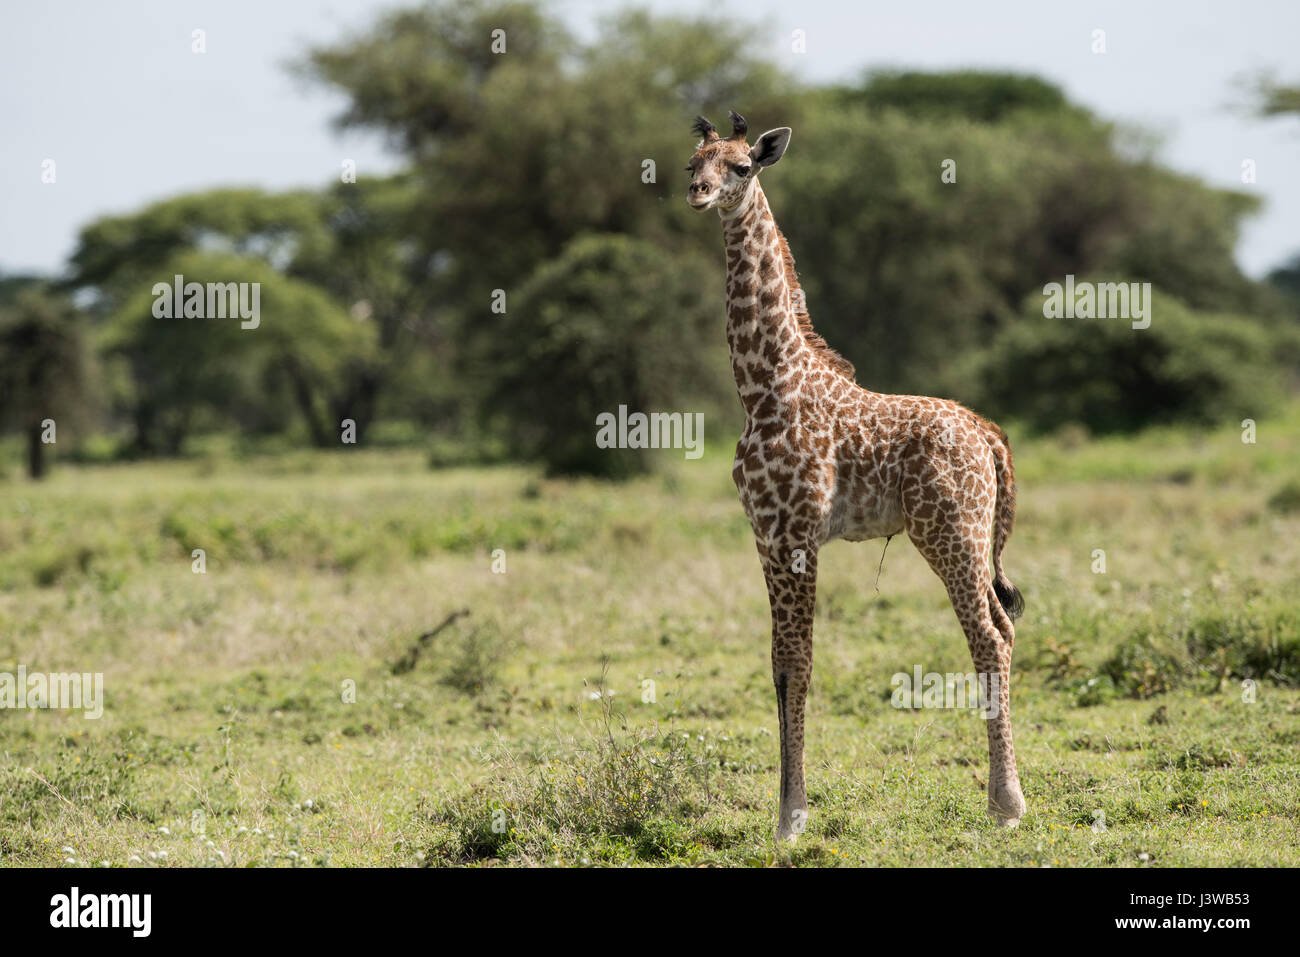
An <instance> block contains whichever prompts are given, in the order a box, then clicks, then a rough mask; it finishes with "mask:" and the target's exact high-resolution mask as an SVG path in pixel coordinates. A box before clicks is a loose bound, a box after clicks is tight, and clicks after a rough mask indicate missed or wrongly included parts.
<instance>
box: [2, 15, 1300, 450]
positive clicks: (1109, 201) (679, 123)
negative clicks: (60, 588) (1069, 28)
mask: <svg viewBox="0 0 1300 957" xmlns="http://www.w3.org/2000/svg"><path fill="white" fill-rule="evenodd" d="M497 30H502V31H504V42H505V44H506V48H505V51H504V52H498V51H494V49H493V38H494V31H497ZM760 51H761V47H760V37H759V35H758V34H757V33H756V32H755V29H754V28H753V27H751V26H749V25H747V24H745V23H738V22H734V21H729V20H725V19H719V18H716V17H709V16H704V17H683V16H658V15H651V14H649V13H646V12H643V11H635V10H633V11H625V12H622V13H618V14H614V15H611V16H608V17H606V18H605V19H603V20H602V21H601V22H600V24H599V26H598V28H597V30H596V32H595V34H594V36H592V37H591V38H589V39H587V38H580V37H578V36H577V35H576V34H574V33H572V32H571V31H569V30H568V29H567V27H566V26H565V25H564V23H563V22H561V21H560V20H559V19H557V18H556V17H554V16H553V15H551V14H550V13H548V12H547V11H546V9H545V8H544V7H543V6H541V5H537V4H534V3H530V2H505V3H498V2H492V0H470V2H450V0H446V2H434V3H428V4H424V5H421V6H417V7H413V8H410V9H400V10H395V11H392V12H388V13H386V14H383V15H381V16H379V17H378V18H377V19H376V20H375V21H374V22H373V23H372V24H371V25H370V26H369V27H368V28H367V29H365V30H363V31H361V32H359V33H354V34H351V35H348V36H345V37H343V38H342V39H340V40H339V41H338V42H335V43H332V44H329V45H326V46H319V47H316V48H312V49H309V50H307V51H305V53H304V55H303V56H302V58H301V59H300V60H299V61H298V62H297V63H295V64H294V65H293V68H294V70H295V71H296V72H297V73H298V74H299V75H300V76H302V77H304V78H306V79H308V80H310V81H312V82H316V83H319V84H322V85H325V86H327V87H329V88H331V89H333V90H335V91H337V92H339V93H341V94H342V95H343V97H344V100H345V106H344V108H343V110H342V112H341V113H340V115H339V116H338V117H337V122H338V125H339V126H340V127H344V128H361V129H368V130H372V131H378V132H380V133H382V134H384V135H385V136H386V137H387V138H388V140H389V141H390V143H391V144H392V146H393V148H394V149H396V150H397V151H399V153H400V154H401V155H402V156H403V158H404V159H405V161H406V163H405V168H404V169H403V171H402V172H401V173H399V174H398V175H395V176H391V177H384V178H377V179H376V178H371V177H367V176H365V175H364V171H362V175H361V176H360V178H359V179H358V180H357V181H356V182H340V183H337V184H335V185H334V186H332V187H328V188H324V189H321V190H316V191H310V190H297V191H291V192H286V193H278V194H273V193H266V192H264V191H260V190H251V189H220V190H212V191H208V192H203V193H197V194H193V195H188V196H181V197H176V198H173V199H168V200H165V201H163V202H159V203H155V204H152V205H150V206H148V207H146V208H145V209H143V210H140V211H139V212H136V213H133V214H129V215H124V216H111V217H105V218H103V219H100V220H97V221H96V222H94V223H91V224H90V225H88V226H87V227H86V228H85V229H84V230H83V231H82V234H81V239H80V244H79V246H78V248H77V250H76V252H75V254H74V256H73V258H72V262H71V275H70V277H69V278H68V280H67V283H66V285H67V287H68V288H69V289H71V290H75V291H76V292H77V294H78V297H79V298H78V301H79V302H81V303H84V305H85V307H86V310H87V311H88V312H89V314H90V315H91V316H92V318H93V319H94V321H95V322H96V323H97V324H98V325H100V326H102V327H104V330H103V338H102V340H101V341H102V343H103V344H104V346H105V349H106V350H107V351H106V352H105V353H104V355H105V357H106V361H107V364H108V369H107V370H106V371H107V376H106V378H107V380H108V382H109V383H110V385H111V389H110V393H111V395H112V398H113V403H112V405H111V407H110V410H109V411H110V426H113V427H117V428H118V429H119V431H121V432H124V433H126V434H129V435H130V436H131V438H130V442H131V443H132V445H133V447H134V449H135V450H136V451H138V452H150V451H152V452H176V451H180V450H183V448H184V447H185V445H186V442H187V441H189V440H190V438H191V437H193V436H199V435H201V434H203V433H204V432H208V431H211V430H223V429H230V428H232V427H233V428H235V429H238V430H239V431H240V432H241V433H242V434H245V435H254V436H255V435H276V434H279V435H287V436H290V437H295V436H296V437H299V438H302V439H305V440H307V441H311V442H314V443H316V444H327V443H333V442H335V441H337V430H338V428H339V423H340V422H341V421H342V420H343V419H345V418H351V419H353V420H354V421H356V423H357V426H358V432H359V434H360V435H361V436H365V435H367V434H368V433H369V430H370V429H371V427H372V425H373V426H376V427H378V432H376V433H375V434H376V436H378V435H398V434H406V435H423V436H427V437H428V441H429V443H430V445H431V447H433V448H435V449H459V450H461V452H460V453H458V454H463V455H468V456H470V457H472V456H473V455H474V454H475V453H474V451H473V450H475V449H480V450H483V451H482V454H483V455H484V456H487V455H493V456H496V455H499V454H500V450H501V449H502V448H507V449H510V450H511V454H513V455H518V456H526V457H530V458H538V459H541V460H543V461H545V462H546V463H547V465H548V466H549V467H550V468H551V469H553V470H560V471H573V470H578V471H594V472H597V473H601V474H627V473H629V472H633V471H637V470H640V469H643V468H645V467H647V465H649V464H650V463H651V461H652V457H649V456H644V455H620V454H613V453H601V454H597V450H596V449H595V448H594V417H595V414H596V413H597V412H600V411H614V410H616V409H617V408H618V406H619V405H620V404H623V405H628V406H629V407H630V408H635V407H637V406H641V407H642V411H651V410H652V409H662V410H665V411H672V410H678V409H682V410H684V408H685V407H684V406H682V403H694V405H693V406H692V408H698V409H705V410H708V411H709V413H710V414H712V413H714V412H715V411H716V413H717V415H718V416H721V417H722V418H724V419H726V418H728V417H733V416H735V415H736V409H735V403H734V401H731V395H730V393H731V389H732V386H731V379H730V375H729V371H728V368H727V361H726V355H725V339H724V335H723V324H724V310H723V295H724V281H723V280H724V264H723V257H722V243H721V237H720V235H719V232H720V230H719V229H718V225H717V223H716V221H715V220H714V219H713V217H700V216H698V214H696V213H694V212H692V211H690V210H689V209H688V208H687V207H686V204H685V202H684V191H685V186H686V176H685V174H684V173H683V172H682V171H681V167H682V166H683V165H684V163H685V161H686V159H687V158H688V157H689V155H690V153H691V151H692V148H693V146H694V142H695V138H694V137H693V136H692V135H691V134H690V132H689V130H688V127H689V124H690V120H691V118H692V117H693V116H694V115H695V114H697V113H703V114H705V115H707V116H712V117H714V118H715V119H717V118H720V117H722V116H724V115H725V113H726V110H727V109H729V108H735V109H738V110H740V111H741V112H742V113H744V114H746V116H747V117H748V119H749V121H750V127H751V129H752V130H754V131H755V133H757V132H761V131H762V130H763V129H766V128H768V127H774V126H778V125H789V126H792V127H793V128H794V135H793V140H792V146H791V150H790V152H789V153H788V155H787V159H786V162H784V163H783V164H782V165H781V167H780V168H779V169H775V170H773V171H771V172H769V173H767V174H765V176H764V188H765V189H766V190H767V192H768V194H769V196H770V197H771V200H772V204H773V208H774V209H775V211H776V215H777V219H778V222H779V223H780V225H781V227H782V228H783V230H784V231H785V233H786V235H787V237H788V238H789V240H790V244H791V247H792V249H793V251H794V254H795V256H796V257H797V259H798V261H799V265H800V267H802V271H801V274H800V278H801V281H802V283H803V286H804V288H805V290H806V291H807V294H808V302H809V306H810V310H811V313H812V317H813V321H814V324H815V326H816V328H817V330H818V332H820V333H821V334H822V335H823V336H825V338H826V339H827V340H828V341H829V342H830V343H831V344H832V345H833V346H834V347H835V348H836V349H837V350H839V351H840V352H842V353H843V354H844V355H845V356H846V357H847V358H848V359H849V360H850V361H852V362H853V363H854V364H855V365H856V366H857V369H858V381H859V382H860V383H861V384H863V385H864V386H866V387H868V388H872V389H876V390H879V391H895V392H925V393H929V394H940V395H947V396H951V397H954V398H957V399H960V400H962V401H965V402H968V403H971V404H974V405H976V406H977V407H979V408H981V410H982V411H987V412H991V413H996V414H998V415H1000V416H1004V417H1007V418H1009V419H1013V420H1018V421H1020V422H1023V423H1025V424H1026V425H1028V426H1031V427H1034V428H1042V429H1056V428H1058V427H1060V426H1061V425H1062V424H1064V421H1065V420H1068V421H1070V422H1077V423H1080V424H1082V425H1083V426H1085V427H1087V428H1088V429H1091V430H1094V431H1108V430H1116V429H1133V428H1138V427H1141V426H1143V425H1146V424H1149V423H1152V422H1166V421H1170V422H1176V421H1204V420H1205V419H1206V418H1207V417H1210V418H1213V417H1215V416H1219V415H1224V414H1229V410H1232V411H1231V413H1230V414H1233V415H1236V414H1238V411H1239V410H1238V406H1239V405H1240V403H1241V401H1243V399H1242V394H1243V392H1242V390H1243V389H1244V388H1245V387H1246V386H1247V385H1248V384H1250V383H1252V382H1254V383H1258V384H1259V385H1260V388H1261V389H1262V390H1263V391H1262V392H1261V393H1260V401H1259V403H1257V404H1256V405H1252V406H1251V408H1250V410H1249V411H1250V412H1252V414H1253V413H1256V412H1257V409H1258V407H1259V406H1262V405H1263V404H1266V402H1267V399H1268V397H1269V396H1272V395H1276V394H1279V393H1280V391H1281V390H1283V389H1286V388H1294V387H1295V386H1296V383H1297V381H1300V375H1297V369H1300V360H1298V359H1297V355H1298V353H1297V350H1296V348H1295V346H1294V342H1295V334H1296V329H1297V327H1300V294H1298V293H1297V291H1296V290H1297V289H1298V288H1300V281H1297V280H1296V278H1295V276H1296V273H1297V269H1296V267H1295V266H1294V264H1292V265H1291V266H1289V267H1283V269H1281V270H1279V272H1277V273H1275V274H1274V275H1273V277H1271V281H1270V282H1268V283H1257V282H1253V281H1251V280H1250V279H1248V278H1247V277H1245V276H1244V275H1242V273H1241V272H1240V270H1239V269H1238V267H1237V265H1236V262H1235V259H1234V249H1235V247H1236V243H1237V239H1238V233H1239V229H1240V225H1241V222H1242V221H1243V219H1244V218H1245V217H1247V216H1248V215H1250V214H1251V213H1252V212H1253V211H1254V210H1255V209H1257V208H1258V202H1259V201H1258V199H1257V198H1256V197H1253V196H1250V195H1247V194H1245V193H1240V192H1233V191H1227V190H1221V189H1215V188H1211V187H1208V186H1206V185H1205V184H1203V183H1201V182H1199V181H1197V180H1195V179H1192V178H1189V177H1187V176H1184V175H1181V174H1178V173H1175V172H1172V171H1170V170H1168V169H1165V168H1163V167H1162V166H1160V164H1159V163H1158V162H1157V161H1156V160H1155V159H1154V158H1153V157H1152V155H1150V150H1149V148H1148V149H1147V151H1146V152H1143V151H1142V150H1135V149H1134V148H1133V145H1132V141H1131V137H1128V136H1127V132H1128V131H1123V130H1119V129H1117V128H1116V127H1115V126H1114V125H1113V124H1111V123H1109V122H1106V121H1105V120H1104V119H1101V118H1099V117H1097V116H1095V115H1093V114H1092V113H1091V112H1090V111H1089V110H1087V109H1085V108H1084V107H1082V106H1079V105H1077V104H1073V103H1071V102H1070V101H1069V99H1068V98H1067V97H1066V96H1065V94H1064V93H1063V91H1062V90H1061V89H1060V88H1058V87H1056V86H1054V85H1053V84H1051V83H1048V82H1046V81H1044V80H1041V79H1039V78H1036V77H1032V76H1020V75H1015V74H1005V73H985V72H978V71H970V70H964V71H957V72H952V73H938V74H935V73H921V72H909V71H897V70H894V71H877V72H869V73H867V74H865V75H864V77H863V78H862V79H861V80H860V81H858V82H856V83H848V84H844V83H840V84H826V85H820V86H808V85H804V84H801V83H799V82H797V81H795V80H794V78H793V77H792V76H790V75H789V74H788V73H787V72H785V71H784V70H783V69H782V68H780V67H779V66H777V65H776V63H775V62H773V60H772V59H771V58H770V57H768V56H766V55H764V54H763V53H761V52H760ZM1275 92H1276V91H1275ZM1287 102H1289V101H1288V100H1286V98H1285V97H1282V96H1280V94H1279V95H1277V96H1273V97H1272V99H1269V100H1268V101H1267V103H1268V104H1273V106H1276V107H1277V108H1276V109H1275V108H1273V106H1270V107H1269V108H1268V109H1264V110H1263V112H1265V113H1268V114H1273V113H1277V112H1279V111H1281V110H1282V109H1283V108H1284V107H1285V105H1286V103H1287ZM1261 109H1262V108H1261ZM946 161H952V164H954V168H955V173H956V179H955V182H945V181H944V180H943V178H941V174H942V173H943V171H944V165H945V162H946ZM181 267H185V268H187V269H190V270H193V271H195V273H196V275H194V276H190V275H189V274H188V273H186V278H187V279H196V280H197V279H199V275H198V274H199V273H202V274H203V275H209V274H211V275H220V276H221V277H222V278H223V280H226V281H241V282H247V281H254V277H256V281H261V282H263V284H264V290H263V291H264V296H265V297H266V298H265V300H264V309H265V311H266V318H265V320H264V322H263V326H262V328H261V329H259V330H255V331H240V330H239V329H238V324H237V323H233V324H232V323H229V322H228V323H227V324H226V326H230V325H233V326H234V329H233V330H232V329H230V328H227V327H226V326H222V327H221V328H220V329H217V326H218V325H220V321H217V322H206V321H205V325H204V326H203V327H202V328H203V329H204V334H202V335H200V334H198V333H197V332H196V327H195V326H194V324H193V323H194V322H195V321H196V320H156V319H153V318H152V317H151V316H150V313H149V309H148V306H149V301H148V297H147V296H146V293H147V292H148V290H149V289H151V287H152V286H153V284H154V283H156V282H160V281H168V280H170V277H171V275H172V274H173V272H174V271H179V270H180V269H181ZM1067 274H1074V275H1075V276H1079V277H1083V276H1091V277H1095V278H1097V279H1098V280H1101V281H1111V282H1114V281H1121V280H1134V281H1140V282H1150V283H1152V284H1153V285H1154V287H1155V288H1156V290H1157V292H1158V293H1159V294H1160V295H1159V296H1158V310H1159V311H1158V312H1157V314H1156V316H1155V317H1154V321H1153V324H1152V326H1151V328H1150V329H1149V330H1130V329H1129V328H1128V327H1127V325H1126V324H1123V323H1115V322H1110V323H1109V324H1108V323H1107V321H1105V320H1075V321H1060V320H1047V319H1044V318H1043V316H1042V314H1041V295H1042V289H1043V286H1044V285H1045V284H1046V283H1049V282H1061V281H1063V280H1064V277H1065V276H1066V275H1067ZM8 282H9V281H7V280H5V281H0V303H3V302H4V301H5V300H6V297H11V296H12V294H13V293H12V289H11V287H10V286H9V285H8V284H7V283H8ZM19 285H21V283H19ZM501 294H504V295H505V296H506V299H507V301H508V302H509V307H508V309H507V310H506V312H504V313H500V312H497V311H494V310H493V309H492V304H493V302H494V301H497V300H498V299H499V297H500V295H501ZM1036 304H1037V305H1036ZM1165 310H1168V313H1167V315H1166V314H1165ZM1067 393H1068V394H1067ZM489 450H490V451H489ZM435 458H436V460H437V461H440V462H442V461H446V455H445V454H443V453H441V452H440V453H438V454H437V455H436V456H435Z"/></svg>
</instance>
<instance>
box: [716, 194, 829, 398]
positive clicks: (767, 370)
mask: <svg viewBox="0 0 1300 957" xmlns="http://www.w3.org/2000/svg"><path fill="white" fill-rule="evenodd" d="M721 216H722V221H723V236H724V238H725V240H726V249H727V345H728V346H729V347H730V350H731V372H732V375H733V376H735V379H736V391H737V392H738V393H739V394H740V402H741V405H743V406H744V407H745V413H746V415H747V416H748V417H749V418H751V419H752V418H755V417H756V413H758V412H759V409H760V407H763V406H764V403H765V400H768V399H769V398H774V399H775V400H776V403H777V405H778V406H779V405H780V404H781V403H782V401H783V399H784V398H785V397H786V396H788V394H789V393H790V391H791V390H792V389H793V388H795V387H797V384H798V380H801V379H802V377H803V373H804V372H806V371H807V369H808V368H809V367H810V366H811V365H812V364H813V363H814V362H815V361H816V357H815V355H814V353H813V350H812V348H811V347H810V346H809V345H808V342H807V340H806V339H805V338H804V335H803V332H802V331H801V329H800V327H799V318H798V315H797V314H796V312H795V308H794V305H793V303H792V296H793V294H794V293H795V291H796V289H797V283H796V282H795V281H794V278H793V272H794V270H793V267H792V266H789V265H788V264H787V257H788V254H789V251H788V247H787V246H786V244H785V240H784V238H783V237H782V236H781V232H780V230H779V229H777V226H776V220H775V219H773V218H772V209H771V207H770V206H768V204H767V197H766V196H764V195H763V189H762V187H761V186H760V185H759V184H758V183H757V182H755V183H754V184H753V185H752V186H751V187H750V188H749V192H748V194H747V196H746V198H745V199H744V200H743V201H742V202H741V204H740V205H739V206H737V207H736V208H735V209H734V210H728V211H723V212H722V213H721ZM798 298H799V300H800V301H802V292H801V291H800V292H799V294H798Z"/></svg>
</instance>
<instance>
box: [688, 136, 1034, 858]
mask: <svg viewBox="0 0 1300 957" xmlns="http://www.w3.org/2000/svg"><path fill="white" fill-rule="evenodd" d="M730 115H731V124H732V133H731V136H729V137H726V138H723V137H722V136H720V135H719V134H718V131H717V130H716V129H715V128H714V126H713V124H711V123H710V122H709V121H708V120H706V119H705V118H704V117H698V118H697V119H696V121H695V126H694V130H695V132H697V133H698V134H699V135H700V136H701V137H702V139H701V140H700V143H699V145H698V146H697V147H696V150H695V155H694V156H692V157H691V161H690V165H689V166H688V167H687V170H688V172H690V174H691V185H690V190H689V192H688V195H687V201H688V202H689V203H690V205H691V207H692V208H693V209H698V210H706V209H716V210H717V211H718V215H719V217H720V218H721V219H722V231H723V236H724V238H725V241H726V251H727V344H728V346H729V347H730V350H731V371H732V373H733V375H734V376H735V379H736V389H737V391H738V392H739V393H740V402H741V404H742V405H743V406H744V408H745V429H744V432H743V433H742V434H741V436H740V441H739V442H738V443H737V445H736V460H735V464H734V465H733V467H732V473H731V474H732V478H733V479H734V480H735V483H736V489H737V490H738V491H739V493H740V501H741V504H742V505H743V506H744V508H745V514H746V515H748V516H749V522H750V525H751V526H752V527H753V530H754V538H755V541H756V544H757V546H758V555H759V560H760V562H761V563H762V566H763V574H764V576H765V577H766V579H767V594H768V599H769V601H770V602H771V607H772V679H773V681H774V683H775V684H776V704H777V718H778V721H779V723H780V728H781V811H780V818H779V823H778V826H777V838H778V839H779V840H788V841H793V840H795V839H796V837H797V835H798V834H799V833H801V832H802V831H803V829H804V825H805V824H806V822H807V819H808V799H807V795H806V793H805V791H804V765H803V741H804V734H803V731H804V701H805V698H806V696H807V694H808V685H809V682H810V681H811V679H812V658H813V655H812V648H813V636H812V632H813V603H814V597H815V593H816V588H817V553H818V550H819V549H820V548H821V546H822V545H823V544H825V543H826V542H829V541H831V540H832V539H836V538H843V539H847V540H849V541H854V542H858V541H865V540H867V539H872V538H882V537H888V536H892V535H896V534H898V533H899V532H901V531H904V530H905V531H906V532H907V534H908V537H909V538H910V539H911V540H912V542H913V544H915V545H916V548H917V550H918V551H919V552H920V553H921V554H922V555H923V556H924V557H925V560H926V561H927V562H929V563H930V567H931V568H933V569H934V571H935V573H936V574H937V575H938V576H939V577H940V578H941V579H942V580H943V583H944V585H946V586H947V588H948V597H949V598H950V599H951V601H952V607H953V610H954V611H955V612H956V613H957V620H958V621H959V622H961V626H962V629H963V630H964V631H965V632H966V641H967V644H968V645H969V648H970V653H971V658H972V659H973V660H974V663H975V669H976V671H977V672H978V674H979V675H980V678H981V681H980V683H981V685H982V686H983V687H985V688H987V689H988V692H989V698H990V700H988V701H986V702H983V704H984V712H983V713H984V714H985V716H986V717H987V721H988V739H989V786H988V799H989V800H988V811H989V814H990V816H992V817H993V819H994V820H995V821H997V822H998V823H1000V824H1002V825H1005V826H1008V827H1014V826H1016V824H1018V823H1019V821H1020V818H1021V816H1022V815H1023V814H1024V813H1025V799H1024V797H1023V796H1022V794H1021V792H1020V777H1019V775H1018V773H1017V771H1016V753H1015V749H1014V747H1013V746H1012V743H1011V713H1010V708H1011V694H1010V690H1011V684H1010V677H1011V646H1012V644H1013V643H1014V642H1015V631H1014V629H1013V627H1012V624H1011V621H1012V619H1013V618H1015V617H1017V616H1018V615H1019V614H1020V612H1021V611H1022V609H1023V607H1024V601H1023V599H1022V598H1021V596H1020V592H1019V591H1018V590H1017V589H1016V587H1015V586H1014V585H1012V584H1011V582H1010V581H1009V580H1008V579H1007V576H1006V575H1005V574H1004V573H1003V571H1002V548H1003V546H1004V545H1005V544H1006V541H1007V536H1009V535H1010V534H1011V526H1012V523H1013V521H1014V519H1015V513H1016V487H1015V474H1014V471H1013V469H1012V464H1011V449H1010V447H1009V446H1008V444H1007V437H1006V433H1004V432H1003V431H1002V430H1001V429H1000V428H998V427H997V426H996V425H994V424H993V423H991V422H988V421H987V420H985V419H982V418H980V417H979V416H978V415H976V414H975V413H974V412H971V411H970V410H969V409H966V408H964V407H962V406H960V405H958V404H957V403H956V402H950V401H948V400H946V399H933V398H929V397H926V396H913V395H884V394H881V393H876V392H868V391H867V390H866V389H863V388H862V387H861V386H859V385H858V384H857V383H856V382H855V381H854V370H853V366H851V365H850V364H849V363H848V362H847V361H846V360H845V359H844V358H843V357H842V356H840V355H839V354H837V353H836V352H834V351H833V350H832V349H831V348H830V347H829V346H828V345H827V344H826V342H825V341H824V340H823V339H822V338H821V337H820V336H818V335H817V334H816V333H815V332H813V329H812V323H811V320H810V319H809V316H808V310H807V308H806V306H805V303H804V297H803V292H802V290H800V288H799V280H798V278H797V277H796V275H795V271H794V259H793V257H792V256H791V255H790V247H789V246H788V245H787V244H786V241H785V237H784V236H782V235H781V231H780V230H779V229H777V227H776V222H775V221H774V220H773V218H772V210H771V208H770V207H769V206H768V204H767V198H766V197H765V196H764V195H763V189H762V187H761V186H759V184H758V176H759V173H760V171H761V170H763V169H764V168H766V167H768V166H772V165H774V164H775V163H776V162H777V161H778V160H779V159H780V158H781V156H782V155H783V154H784V153H785V150H786V147H787V146H788V145H789V143H790V129H789V128H788V127H779V128H777V129H774V130H769V131H768V132H766V133H764V134H763V135H762V136H760V137H759V138H758V140H757V141H756V142H755V143H754V145H753V146H752V147H750V146H749V145H747V143H746V133H747V127H746V124H745V120H744V118H743V117H741V116H740V115H738V114H736V113H735V112H732V113H731V114H730ZM990 539H991V540H992V541H991V543H992V548H993V568H992V574H990V570H989V545H990Z"/></svg>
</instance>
